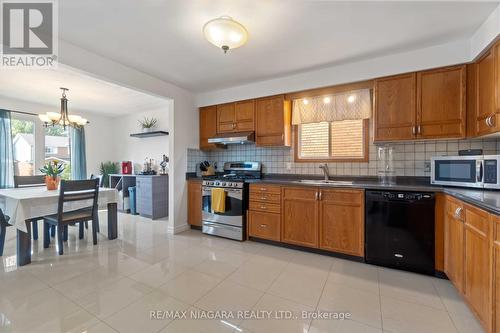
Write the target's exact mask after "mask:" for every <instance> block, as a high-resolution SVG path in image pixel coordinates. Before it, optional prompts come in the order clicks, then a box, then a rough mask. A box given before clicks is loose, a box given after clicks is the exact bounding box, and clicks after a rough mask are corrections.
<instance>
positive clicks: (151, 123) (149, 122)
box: [139, 117, 158, 132]
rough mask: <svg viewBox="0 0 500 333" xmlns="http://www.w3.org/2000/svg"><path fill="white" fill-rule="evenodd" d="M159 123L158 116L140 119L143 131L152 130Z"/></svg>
mask: <svg viewBox="0 0 500 333" xmlns="http://www.w3.org/2000/svg"><path fill="white" fill-rule="evenodd" d="M157 123H158V119H156V118H148V117H144V119H143V120H139V124H141V128H142V131H143V132H152V131H153V129H154V128H155V127H156V125H157Z"/></svg>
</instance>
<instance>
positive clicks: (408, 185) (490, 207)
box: [186, 173, 500, 215]
mask: <svg viewBox="0 0 500 333" xmlns="http://www.w3.org/2000/svg"><path fill="white" fill-rule="evenodd" d="M186 178H187V179H199V180H201V177H196V174H194V173H187V174H186ZM303 179H315V180H319V179H323V177H321V176H317V175H287V174H265V175H262V179H253V180H248V181H247V182H248V183H250V184H252V183H266V184H278V185H294V186H309V187H310V186H322V187H327V188H359V189H368V190H387V191H416V192H434V193H438V192H440V193H446V194H448V195H451V196H453V197H455V198H457V199H460V200H462V201H464V202H467V203H469V204H472V205H474V206H477V207H479V208H482V209H484V210H486V211H488V212H490V213H493V214H497V215H500V191H497V190H483V189H473V188H462V187H451V186H439V185H431V184H430V179H429V177H397V178H396V181H395V183H394V184H381V183H380V182H379V180H378V178H377V177H355V176H353V177H330V179H331V180H339V181H352V184H328V185H325V184H311V183H299V182H298V181H299V180H303Z"/></svg>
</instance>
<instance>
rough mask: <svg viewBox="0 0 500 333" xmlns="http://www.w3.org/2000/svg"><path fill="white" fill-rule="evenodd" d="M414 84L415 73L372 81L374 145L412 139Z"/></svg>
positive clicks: (414, 124)
mask: <svg viewBox="0 0 500 333" xmlns="http://www.w3.org/2000/svg"><path fill="white" fill-rule="evenodd" d="M416 80H417V79H416V74H415V73H409V74H403V75H396V76H391V77H386V78H381V79H377V80H375V84H374V132H375V133H374V141H387V140H410V139H414V138H415V136H416V132H415V126H416V113H417V106H416V96H417V95H416V94H417V91H416Z"/></svg>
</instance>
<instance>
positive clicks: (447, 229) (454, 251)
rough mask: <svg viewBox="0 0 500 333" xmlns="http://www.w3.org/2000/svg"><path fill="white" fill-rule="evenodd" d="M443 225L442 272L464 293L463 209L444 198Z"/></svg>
mask: <svg viewBox="0 0 500 333" xmlns="http://www.w3.org/2000/svg"><path fill="white" fill-rule="evenodd" d="M445 212H446V213H445V223H444V272H445V273H446V275H447V276H448V278H449V279H450V281H451V282H452V283H453V284H454V285H455V287H456V288H457V289H458V290H459V291H460V292H463V291H464V223H463V219H464V216H465V212H464V207H463V205H462V204H461V203H460V202H459V201H458V200H455V199H453V198H451V197H447V198H446V204H445Z"/></svg>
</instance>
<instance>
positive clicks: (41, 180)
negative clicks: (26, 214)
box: [14, 175, 45, 240]
mask: <svg viewBox="0 0 500 333" xmlns="http://www.w3.org/2000/svg"><path fill="white" fill-rule="evenodd" d="M35 186H45V176H44V175H36V176H14V187H15V188H20V187H35ZM30 222H32V223H33V228H32V230H33V239H34V240H37V239H38V220H37V219H33V220H30Z"/></svg>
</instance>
